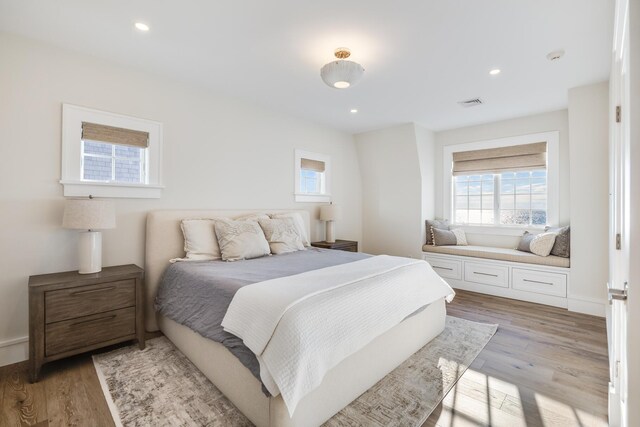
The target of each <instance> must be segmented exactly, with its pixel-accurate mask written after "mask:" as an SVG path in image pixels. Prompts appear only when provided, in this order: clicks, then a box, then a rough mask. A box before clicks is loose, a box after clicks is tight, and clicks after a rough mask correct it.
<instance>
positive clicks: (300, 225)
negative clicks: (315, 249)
mask: <svg viewBox="0 0 640 427" xmlns="http://www.w3.org/2000/svg"><path fill="white" fill-rule="evenodd" d="M269 216H270V217H271V219H278V218H293V223H294V225H295V226H296V229H297V230H298V234H300V238H301V239H302V244H303V245H305V246H307V247H308V246H311V241H310V240H309V236H307V227H306V226H305V225H304V220H303V219H302V215H300V214H299V213H298V212H287V213H274V214H270V215H269Z"/></svg>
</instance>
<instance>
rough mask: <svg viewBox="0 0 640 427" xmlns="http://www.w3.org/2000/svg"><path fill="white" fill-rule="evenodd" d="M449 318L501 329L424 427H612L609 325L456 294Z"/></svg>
mask: <svg viewBox="0 0 640 427" xmlns="http://www.w3.org/2000/svg"><path fill="white" fill-rule="evenodd" d="M447 312H448V314H449V315H451V316H456V317H461V318H464V319H469V320H474V321H478V322H487V323H498V324H499V328H498V331H497V332H496V334H495V335H494V337H493V338H492V339H491V341H490V342H489V344H487V346H486V347H485V348H484V350H482V352H481V353H480V355H479V356H478V358H477V359H476V360H475V361H474V363H473V364H472V365H471V367H470V368H469V370H467V372H465V373H464V375H463V376H462V378H461V379H460V381H458V383H457V385H456V386H455V388H453V389H452V390H451V392H449V394H448V395H447V396H446V397H445V399H444V401H443V403H442V404H441V405H440V407H439V408H438V409H437V410H436V411H434V413H433V414H431V417H429V419H428V420H427V422H426V423H425V424H424V425H425V426H435V425H437V426H442V427H444V426H447V427H449V426H483V425H491V426H510V427H511V426H514V427H515V426H606V425H607V399H608V397H607V388H608V381H609V367H608V358H607V336H606V325H605V320H604V319H602V318H598V317H593V316H587V315H583V314H578V313H572V312H568V311H567V310H563V309H559V308H554V307H548V306H544V305H539V304H532V303H527V302H521V301H514V300H509V299H505V298H499V297H492V296H488V295H481V294H476V293H472V292H464V291H457V295H456V298H455V299H454V301H453V302H452V303H451V304H450V305H449V307H448V309H447Z"/></svg>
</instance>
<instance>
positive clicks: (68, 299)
mask: <svg viewBox="0 0 640 427" xmlns="http://www.w3.org/2000/svg"><path fill="white" fill-rule="evenodd" d="M135 304H136V286H135V280H133V279H131V280H120V281H118V282H108V283H100V284H98V285H89V286H78V287H75V288H69V289H60V290H57V291H48V292H46V293H45V316H46V323H53V322H59V321H62V320H68V319H75V318H76V317H82V316H88V315H90V314H95V313H102V312H105V311H110V310H114V309H119V308H125V307H133V306H134V305H135Z"/></svg>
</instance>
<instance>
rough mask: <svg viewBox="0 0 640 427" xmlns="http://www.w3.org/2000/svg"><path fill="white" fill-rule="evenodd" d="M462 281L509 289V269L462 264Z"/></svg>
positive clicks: (473, 263) (468, 263)
mask: <svg viewBox="0 0 640 427" xmlns="http://www.w3.org/2000/svg"><path fill="white" fill-rule="evenodd" d="M464 280H465V281H467V282H474V283H481V284H483V285H491V286H499V287H501V288H508V287H509V268H508V267H503V266H499V265H487V264H480V263H475V262H467V261H465V263H464Z"/></svg>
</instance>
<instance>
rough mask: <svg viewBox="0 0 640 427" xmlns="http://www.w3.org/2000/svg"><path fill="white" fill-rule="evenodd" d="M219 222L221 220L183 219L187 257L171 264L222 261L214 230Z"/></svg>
mask: <svg viewBox="0 0 640 427" xmlns="http://www.w3.org/2000/svg"><path fill="white" fill-rule="evenodd" d="M218 220H219V218H194V219H183V220H182V221H181V222H180V228H181V229H182V235H183V236H184V251H185V252H186V255H185V257H184V258H175V259H172V260H171V262H176V261H203V260H216V259H220V258H221V255H220V247H219V246H218V240H217V239H216V233H215V229H214V225H215V223H216V221H218Z"/></svg>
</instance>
